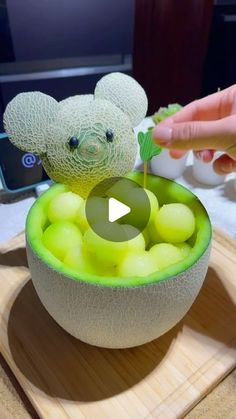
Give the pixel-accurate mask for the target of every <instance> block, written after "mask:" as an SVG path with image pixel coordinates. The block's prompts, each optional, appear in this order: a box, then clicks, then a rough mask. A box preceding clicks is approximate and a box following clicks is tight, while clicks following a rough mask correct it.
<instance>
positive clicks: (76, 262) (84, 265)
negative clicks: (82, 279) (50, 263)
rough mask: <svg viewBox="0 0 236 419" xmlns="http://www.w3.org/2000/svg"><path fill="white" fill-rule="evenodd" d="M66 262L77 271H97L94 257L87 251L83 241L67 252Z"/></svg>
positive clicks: (91, 272)
mask: <svg viewBox="0 0 236 419" xmlns="http://www.w3.org/2000/svg"><path fill="white" fill-rule="evenodd" d="M64 264H65V265H66V266H68V267H69V268H72V269H75V270H76V271H77V272H82V273H83V272H86V273H89V274H94V273H95V269H94V267H93V263H92V259H91V257H90V255H89V254H88V253H87V252H86V250H85V248H84V246H83V245H82V242H81V243H80V244H79V245H77V246H75V247H72V248H71V249H69V250H68V251H67V252H66V255H65V258H64Z"/></svg>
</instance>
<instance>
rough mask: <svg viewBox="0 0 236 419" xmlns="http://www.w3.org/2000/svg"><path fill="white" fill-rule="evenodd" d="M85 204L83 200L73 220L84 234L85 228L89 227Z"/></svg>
mask: <svg viewBox="0 0 236 419" xmlns="http://www.w3.org/2000/svg"><path fill="white" fill-rule="evenodd" d="M85 206H86V201H84V202H83V203H82V204H81V205H80V207H79V209H78V211H77V214H76V218H75V222H76V224H77V225H78V227H79V229H80V230H81V231H82V233H83V234H84V233H85V231H86V230H88V228H89V223H88V220H87V217H86V212H85Z"/></svg>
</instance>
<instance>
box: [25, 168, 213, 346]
mask: <svg viewBox="0 0 236 419" xmlns="http://www.w3.org/2000/svg"><path fill="white" fill-rule="evenodd" d="M128 177H129V178H130V179H132V180H134V181H135V182H137V183H140V184H142V182H143V174H142V173H139V172H131V173H130V174H129V175H128ZM147 188H148V189H150V190H151V191H152V192H153V193H154V194H155V195H156V196H157V197H158V200H159V203H160V205H162V204H164V203H171V202H182V203H184V204H186V205H188V206H189V207H190V208H191V209H192V211H193V212H194V214H195V217H196V231H195V233H194V235H193V236H192V237H191V239H190V244H191V245H192V251H191V252H190V254H189V256H187V257H186V258H185V259H184V260H183V261H181V262H178V263H176V264H174V265H172V266H169V267H168V268H166V269H163V270H162V271H159V272H156V273H153V274H151V275H149V276H147V277H131V278H120V277H106V276H104V277H102V276H95V275H90V274H80V273H79V272H76V271H74V270H73V269H71V268H69V267H66V266H65V265H64V264H63V263H62V262H61V261H59V260H58V259H56V258H55V257H54V256H53V255H52V254H51V253H50V252H49V251H48V250H47V249H46V248H45V247H44V246H43V243H42V235H43V230H44V229H45V228H46V226H47V225H48V220H47V216H46V215H45V214H46V210H47V206H48V204H49V202H50V200H51V199H52V198H53V197H55V196H56V195H57V194H59V193H61V192H63V191H66V190H68V189H67V187H66V186H64V185H61V184H55V185H53V186H52V187H51V188H50V189H49V190H48V191H46V192H45V193H44V194H43V195H41V196H40V197H39V198H38V199H37V200H36V201H35V203H34V204H33V205H32V207H31V209H30V211H29V213H28V217H27V222H26V249H27V257H28V264H29V269H30V273H31V276H32V281H33V284H34V287H35V290H36V292H37V294H38V296H39V298H40V300H41V302H42V304H43V306H44V307H45V308H46V310H47V311H48V313H49V314H50V315H51V316H52V317H53V319H54V320H55V321H56V322H57V323H58V324H59V325H60V326H61V327H62V328H63V329H65V330H66V331H67V332H68V333H70V334H71V335H73V336H74V337H76V338H78V339H80V340H81V341H83V342H86V343H89V344H92V345H96V346H100V347H106V348H128V347H134V346H138V345H142V344H145V343H147V342H149V341H152V340H154V339H156V338H158V337H159V336H161V335H163V334H164V333H166V332H167V331H168V330H169V329H171V328H172V327H174V326H175V325H176V324H177V323H178V322H179V321H180V320H181V319H182V318H183V317H184V316H185V314H186V313H187V312H188V310H189V309H190V307H191V306H192V304H193V302H194V300H195V299H196V297H197V295H198V293H199V291H200V289H201V287H202V284H203V281H204V278H205V276H206V272H207V268H208V263H209V257H210V248H211V237H212V234H211V223H210V220H209V217H208V215H207V212H206V210H205V208H204V206H203V205H202V203H201V202H200V201H199V199H198V198H197V197H196V196H195V195H194V194H193V193H192V192H191V191H189V190H188V189H186V188H184V187H183V186H181V185H179V184H177V183H175V182H174V181H171V180H168V179H165V178H161V177H158V176H154V175H148V179H147ZM176 222H178V220H176Z"/></svg>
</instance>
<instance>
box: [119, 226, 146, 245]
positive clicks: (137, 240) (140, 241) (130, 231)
mask: <svg viewBox="0 0 236 419" xmlns="http://www.w3.org/2000/svg"><path fill="white" fill-rule="evenodd" d="M122 228H123V229H124V230H125V233H126V235H127V240H128V248H129V249H128V250H129V251H135V252H138V251H140V250H145V246H146V243H145V239H144V236H143V234H142V233H140V232H139V230H138V229H137V228H135V227H133V226H131V225H129V224H124V225H122ZM134 234H136V236H135V237H133V238H132V239H130V238H129V237H132V236H133V235H134Z"/></svg>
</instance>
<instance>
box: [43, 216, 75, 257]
mask: <svg viewBox="0 0 236 419" xmlns="http://www.w3.org/2000/svg"><path fill="white" fill-rule="evenodd" d="M42 241H43V244H44V246H45V247H46V248H47V249H48V250H49V251H50V252H51V253H52V254H53V255H54V256H56V257H57V258H58V259H60V260H63V259H64V257H65V254H66V253H67V252H68V251H69V249H71V248H73V247H76V246H79V245H80V244H81V243H82V234H81V232H80V230H79V229H78V227H76V225H75V224H73V223H72V222H70V221H58V222H57V223H53V224H50V226H49V227H47V228H46V230H45V231H44V233H43V237H42Z"/></svg>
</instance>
